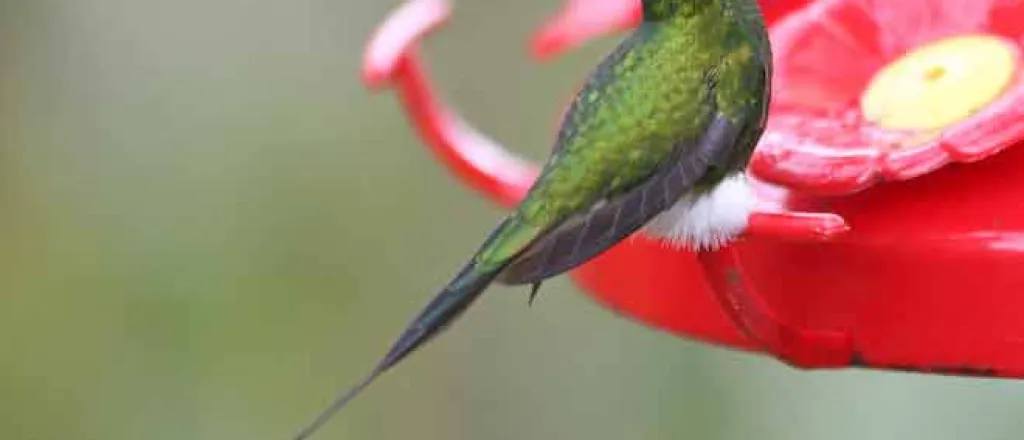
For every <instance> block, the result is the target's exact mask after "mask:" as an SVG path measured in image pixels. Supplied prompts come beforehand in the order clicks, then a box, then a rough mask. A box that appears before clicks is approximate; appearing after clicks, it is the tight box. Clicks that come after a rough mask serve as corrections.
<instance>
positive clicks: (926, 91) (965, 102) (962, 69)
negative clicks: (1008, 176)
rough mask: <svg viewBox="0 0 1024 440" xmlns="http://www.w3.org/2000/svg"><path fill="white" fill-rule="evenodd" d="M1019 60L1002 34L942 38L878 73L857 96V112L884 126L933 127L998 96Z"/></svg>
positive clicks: (953, 120)
mask: <svg viewBox="0 0 1024 440" xmlns="http://www.w3.org/2000/svg"><path fill="white" fill-rule="evenodd" d="M1018 62H1019V55H1018V50H1017V46H1016V45H1015V44H1013V43H1012V42H1010V41H1008V40H1006V39H1003V38H1001V37H995V36H988V35H966V36H957V37H951V38H946V39H942V40H939V41H936V42H933V43H931V44H928V45H925V46H922V47H920V48H917V49H915V50H913V51H911V52H909V53H907V54H906V55H903V56H902V57H900V58H898V59H897V60H895V61H893V62H892V63H890V64H889V65H888V66H885V68H883V69H882V70H880V71H878V73H876V74H875V77H874V78H873V79H872V80H871V83H870V84H869V85H868V87H867V89H866V90H865V91H864V94H863V95H862V96H861V111H862V112H863V113H864V116H865V117H866V118H867V119H868V120H870V121H872V122H874V123H875V124H878V125H879V126H881V127H885V128H890V129H897V130H922V131H933V130H938V129H941V128H943V127H947V126H949V125H951V124H954V123H957V122H959V121H962V120H964V119H967V118H968V117H970V116H971V115H973V114H974V113H975V112H977V111H978V110H980V109H982V108H984V107H985V106H986V105H988V104H990V103H991V102H992V101H995V100H996V99H997V98H999V96H1000V95H1001V94H1002V93H1003V91H1004V90H1006V88H1007V86H1009V85H1010V83H1011V82H1012V81H1013V79H1014V76H1015V75H1016V73H1017V64H1018Z"/></svg>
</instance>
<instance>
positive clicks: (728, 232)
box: [643, 172, 757, 251]
mask: <svg viewBox="0 0 1024 440" xmlns="http://www.w3.org/2000/svg"><path fill="white" fill-rule="evenodd" d="M756 206H757V194H755V192H754V188H753V187H751V186H750V184H749V183H748V182H747V176H746V174H744V173H743V172H737V173H733V174H730V175H728V176H726V178H725V179H723V180H722V182H720V183H719V184H718V186H716V187H714V188H713V189H711V190H710V191H706V192H704V193H703V194H697V195H694V194H687V195H684V196H683V197H681V198H680V199H679V201H677V202H676V203H675V204H674V205H672V207H670V208H669V209H667V210H665V211H664V212H662V213H661V214H659V215H658V216H657V217H655V218H654V219H652V220H651V221H650V222H648V223H647V225H646V226H645V227H644V230H643V231H644V233H645V234H647V235H648V236H650V237H653V238H657V239H662V240H664V241H666V242H668V243H669V244H671V245H673V246H677V247H685V248H687V249H689V250H693V251H707V250H715V249H718V248H720V247H721V246H723V245H725V244H726V243H728V242H729V241H731V240H732V239H733V238H735V237H736V236H738V235H739V234H740V233H742V232H743V230H744V229H746V227H747V221H748V220H749V219H750V215H751V214H753V212H754V208H755V207H756Z"/></svg>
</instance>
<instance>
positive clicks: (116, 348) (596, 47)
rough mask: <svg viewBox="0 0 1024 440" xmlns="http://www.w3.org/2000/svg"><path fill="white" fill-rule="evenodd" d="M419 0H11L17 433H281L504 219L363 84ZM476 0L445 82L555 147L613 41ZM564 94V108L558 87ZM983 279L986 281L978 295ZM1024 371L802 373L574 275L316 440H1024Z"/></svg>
mask: <svg viewBox="0 0 1024 440" xmlns="http://www.w3.org/2000/svg"><path fill="white" fill-rule="evenodd" d="M396 4H397V1H396V0H387V1H368V0H366V1H357V0H292V1H283V0H176V1H165V0H21V1H18V0H14V1H11V0H0V439H5V440H7V439H9V440H58V439H59V440H79V439H80V440H122V439H147V440H164V439H166V440H172V439H173V440H183V439H189V440H205V439H209V440H214V439H216V440H234V439H246V440H256V439H271V440H273V439H278V440H283V439H286V438H288V436H289V435H291V434H293V433H294V432H295V430H296V429H297V428H298V427H299V426H300V425H302V424H304V423H305V422H307V421H308V420H309V418H310V417H311V416H313V415H314V414H315V413H316V412H317V411H319V410H320V409H321V408H322V407H323V405H324V404H326V403H327V401H329V400H330V399H331V398H332V397H333V395H334V394H335V393H336V392H337V391H338V390H339V389H341V388H342V387H344V386H347V385H348V384H350V383H351V382H352V381H354V380H356V379H358V378H359V377H360V376H361V375H362V374H363V373H365V372H366V370H367V369H368V368H369V367H370V366H371V365H372V364H373V363H374V362H375V361H376V358H377V356H379V355H380V354H382V352H383V351H384V349H385V348H386V346H387V345H388V344H389V343H390V342H391V340H392V338H393V337H395V336H396V335H397V333H398V331H399V330H400V329H401V327H402V326H404V325H405V323H406V321H407V320H408V319H409V318H410V317H411V316H412V315H413V314H414V313H415V312H417V311H418V310H419V308H420V307H421V306H422V305H423V304H424V302H425V301H426V300H427V299H428V298H429V297H430V296H431V295H432V294H433V293H434V291H435V289H436V288H437V287H439V286H440V285H441V284H442V283H444V282H445V281H447V279H448V277H449V276H450V275H452V274H453V273H454V271H455V270H456V269H458V268H459V267H460V265H461V263H462V262H463V260H464V258H466V257H467V256H468V254H469V252H471V251H472V250H473V249H474V248H475V246H476V244H477V242H478V240H480V239H481V238H483V236H484V235H485V234H486V233H487V231H488V230H489V228H490V227H491V226H493V225H494V224H495V223H496V222H497V221H498V219H499V216H500V215H501V211H500V210H499V209H498V208H497V207H495V206H494V205H492V204H490V203H489V202H488V201H485V200H483V199H482V198H480V197H478V196H477V195H476V194H475V193H471V192H468V191H466V190H465V189H464V188H462V187H460V185H459V184H458V183H457V182H455V180H454V179H452V178H451V177H450V176H449V175H447V174H446V173H445V172H444V171H443V170H442V169H441V168H439V167H438V166H437V165H436V164H435V163H434V162H433V158H432V157H431V156H430V155H429V154H428V153H427V152H426V151H424V149H423V148H422V147H421V144H420V143H419V141H418V140H417V138H416V137H415V135H414V134H413V133H412V131H411V130H410V128H409V126H408V125H407V123H406V120H405V119H404V115H403V114H402V113H401V111H400V109H399V107H398V106H397V104H396V101H395V99H394V96H393V95H391V94H390V93H381V94H370V93H368V92H367V91H365V90H364V88H363V86H362V85H361V83H360V81H359V78H358V71H359V70H358V64H359V61H360V57H361V50H362V46H363V44H364V42H365V40H366V37H367V35H368V34H369V33H370V32H371V30H372V28H373V26H374V25H375V23H377V22H378V21H380V20H381V19H382V18H383V17H384V16H385V15H386V13H387V11H388V10H390V9H391V8H392V7H393V6H395V5H396ZM556 7H557V5H556V2H555V0H516V1H506V0H473V1H468V0H467V1H462V2H459V3H458V5H457V8H456V13H455V17H454V21H453V23H452V25H451V26H450V27H449V28H448V29H447V30H445V31H444V32H443V33H441V34H440V35H438V36H437V37H436V38H433V39H432V40H431V41H430V43H429V45H428V47H427V48H426V49H427V52H428V53H429V57H430V58H429V60H430V62H431V65H432V68H433V71H434V72H435V73H436V76H437V77H438V78H439V79H440V80H441V83H442V85H443V91H444V93H445V95H446V96H448V97H450V98H451V99H453V100H454V101H456V102H458V105H459V106H460V108H461V109H463V110H464V111H465V113H466V114H468V115H470V116H471V118H472V120H473V121H474V122H476V123H478V124H479V125H480V126H481V127H482V128H484V129H485V130H486V131H487V132H488V133H490V134H492V135H493V136H494V137H495V138H497V139H499V140H501V141H502V142H504V143H506V144H507V145H509V146H512V147H513V148H514V149H516V150H517V151H519V152H521V153H523V154H525V155H527V156H529V157H531V158H534V159H540V158H542V157H543V156H544V154H545V153H546V151H547V149H548V148H549V145H550V140H551V138H552V134H553V131H554V124H555V120H556V115H557V114H558V111H559V110H560V108H561V107H562V105H563V104H564V103H565V99H567V98H568V97H569V94H570V92H571V91H572V90H573V88H574V87H575V86H576V85H577V84H578V82H579V80H580V78H581V75H583V74H584V73H585V71H586V70H587V69H588V67H589V66H590V65H592V63H594V62H595V61H596V60H597V59H598V57H599V56H600V55H601V54H602V53H603V52H604V51H605V50H607V49H608V48H610V47H611V46H612V45H613V44H614V39H613V38H609V39H607V40H604V41H599V42H597V43H595V44H592V45H590V46H588V47H587V48H585V49H584V50H582V51H578V52H576V53H573V54H572V55H570V56H568V57H566V58H562V59H559V60H556V61H554V62H551V63H546V64H535V63H533V62H531V61H530V60H529V58H528V56H527V54H526V50H525V43H524V42H525V37H526V36H527V35H528V33H529V32H530V31H531V30H532V29H534V28H535V27H536V26H538V25H539V24H540V23H541V22H542V21H543V19H544V17H545V16H546V15H547V14H549V13H551V12H552V11H554V9H555V8H556ZM553 97H555V98H557V97H564V98H559V99H553ZM968 293H969V292H965V294H968ZM1022 425H1024V382H1012V381H996V380H981V379H956V378H945V377H927V376H917V375H910V374H899V373H879V372H863V371H842V372H800V371H795V370H792V369H790V368H788V367H785V366H782V365H780V364H779V363H777V362H775V361H773V360H771V359H768V358H764V357H757V356H751V355H747V354H741V353H734V352H729V351H725V350H722V349H718V348H714V347H708V346H703V345H699V344H696V343H693V342H689V341H686V340H681V339H678V338H674V337H671V336H668V335H665V334H662V333H659V332H655V331H651V330H649V329H647V328H644V327H643V326H641V325H638V324H635V323H633V322H630V321H627V320H625V319H622V318H619V317H617V316H615V315H613V314H612V313H610V312H608V311H606V310H604V309H602V308H600V307H598V306H596V305H594V304H592V303H590V302H589V301H587V300H586V299H585V297H583V296H582V295H580V294H579V293H578V292H577V291H576V290H575V289H574V287H573V286H572V285H571V283H570V282H568V281H567V280H565V279H564V278H562V279H559V280H557V281H554V282H551V283H549V284H547V285H545V288H544V290H543V291H542V296H541V297H540V298H539V300H538V302H537V304H535V306H534V307H533V308H532V309H528V308H527V307H526V289H510V288H502V287H496V288H494V289H493V291H492V293H491V294H490V295H488V296H487V297H486V298H485V299H484V300H483V301H481V302H480V303H478V306H477V307H476V308H475V310H474V311H473V312H472V313H470V314H468V315H467V316H466V317H465V319H464V320H463V321H462V322H461V324H460V325H459V326H457V327H455V328H454V329H453V330H452V331H450V332H448V333H446V334H445V336H444V337H443V338H441V339H440V340H438V341H437V342H436V343H435V344H432V345H431V346H430V347H429V348H428V349H426V350H424V351H422V352H420V353H419V354H418V355H417V356H414V357H413V358H412V359H410V361H409V362H408V363H407V364H405V365H404V366H402V367H400V368H399V369H397V370H395V371H394V372H393V373H391V374H389V375H387V376H386V377H385V378H384V379H383V380H381V381H380V382H379V383H378V384H377V385H376V386H375V387H373V388H372V389H371V391H370V392H368V393H367V394H365V395H363V396H362V398H361V399H359V400H358V401H356V402H355V403H353V404H352V405H351V406H350V407H349V408H348V409H347V410H346V411H345V412H344V413H342V414H341V415H340V416H338V417H337V418H336V419H335V420H334V421H333V422H332V423H331V424H330V425H328V427H327V428H326V430H325V431H323V432H322V433H321V435H320V436H319V437H318V438H320V439H339V440H341V439H360V440H363V439H372V440H378V439H410V438H415V439H420V440H434V439H436V440H441V439H444V440H458V439H487V440H503V439H509V440H513V439H524V438H529V439H586V440H621V439H637V440H640V439H643V440H659V439H701V440H705V439H716V440H718V439H721V440H727V439H759V440H770V439H779V440H802V439H808V440H810V439H829V440H844V439H901V440H906V439H915V438H928V439H931V440H942V439H964V438H969V439H1017V438H1020V436H1021V427H1022Z"/></svg>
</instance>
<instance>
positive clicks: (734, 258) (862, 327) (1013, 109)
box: [364, 0, 1024, 377]
mask: <svg viewBox="0 0 1024 440" xmlns="http://www.w3.org/2000/svg"><path fill="white" fill-rule="evenodd" d="M765 3H766V5H765V6H764V7H765V16H766V19H767V20H768V21H769V25H770V27H771V32H772V42H773V47H774V51H775V58H776V60H775V69H776V71H775V92H774V102H773V108H772V113H771V117H770V120H769V124H768V125H769V128H768V131H767V133H766V134H765V136H764V139H763V141H762V143H761V145H759V147H758V151H757V152H756V153H755V156H754V160H753V161H752V164H751V168H750V173H751V175H752V177H753V178H754V180H755V182H758V183H757V190H758V193H759V195H760V196H761V197H762V201H761V204H760V206H759V212H758V213H756V214H754V216H753V217H752V219H751V222H750V226H749V228H748V230H747V231H746V233H745V235H744V237H743V238H742V239H741V240H739V241H738V242H737V243H735V244H734V245H733V246H731V247H728V248H726V249H723V250H721V251H718V252H711V253H700V254H694V253H690V252H686V251H681V250H674V249H671V248H669V247H667V246H665V245H663V244H661V243H658V242H655V241H653V240H650V239H648V238H646V237H644V236H642V235H641V234H638V235H637V236H635V237H634V238H633V239H630V240H626V241H625V242H623V243H621V244H620V245H618V246H616V247H614V248H613V249H612V250H610V251H608V252H606V253H605V254H603V255H601V256H600V257H598V258H597V259H595V260H593V261H592V262H590V263H588V264H586V265H583V266H581V267H580V268H578V269H577V270H575V271H573V272H572V277H573V278H574V280H575V281H576V282H577V283H578V284H579V285H580V286H582V287H583V289H584V290H585V291H586V292H587V293H588V294H589V295H591V296H592V297H593V298H594V299H596V300H597V301H599V302H600V303H602V304H604V305H606V306H608V307H610V308H612V309H615V310H617V311H619V312H621V313H622V314H624V315H626V316H628V317H630V318H633V319H635V320H638V321H640V322H643V323H646V324H648V325H651V326H653V327H657V328H661V329H665V330H668V331H670V332H673V333H675V334H678V335H681V336H686V337H691V338H697V339H701V340H705V341H709V342H712V343H716V344H720V345H725V346H729V347H733V348H740V349H747V350H754V351H763V352H766V353H770V354H772V355H774V356H776V357H778V358H779V359H781V360H783V361H785V362H787V363H789V364H791V365H794V366H798V367H803V368H825V367H831V368H835V367H843V366H869V367H875V368H889V369H907V370H915V371H926V372H933V373H947V374H971V375H975V374H981V375H996V376H1007V377H1009V376H1013V377H1024V294H1022V290H1024V289H1022V288H1024V209H1022V208H1021V207H1019V203H1018V200H1022V199H1024V173H1019V172H1015V171H1017V170H1016V169H1015V167H1019V166H1024V149H1022V148H1010V147H1012V146H1014V145H1016V144H1017V143H1018V139H1020V138H1021V136H1020V134H1021V133H1024V115H1020V114H1019V113H1020V112H1021V111H1024V110H1018V109H1020V108H1021V105H1020V104H1021V103H1019V102H1018V101H1019V100H1020V99H1021V97H1022V93H1024V87H1021V85H1022V84H1024V82H1022V78H1024V76H1022V70H1021V69H1020V68H1019V66H1018V64H1019V63H1020V62H1021V55H1020V52H1021V50H1020V45H1021V41H1022V40H1021V36H1024V0H1013V1H1011V0H976V1H972V2H964V1H956V0H947V1H940V0H933V1H926V0H904V1H900V2H877V1H867V0H836V1H831V0H820V1H787V0H772V1H766V2H765ZM638 10H639V1H637V0H632V1H626V0H606V1H597V0H590V1H586V2H584V1H570V2H569V5H568V7H567V8H565V9H564V10H563V11H562V13H561V14H560V15H558V16H557V17H556V18H555V19H553V20H551V21H550V22H549V23H548V25H547V26H546V27H545V28H543V29H542V30H541V31H540V32H539V33H538V34H537V35H536V36H535V38H534V40H533V50H534V53H535V54H536V55H538V56H539V57H546V56H551V55H554V54H556V53H558V52H560V51H563V50H567V49H571V48H573V47H576V46H578V45H580V44H583V43H584V42H585V41H586V40H587V39H589V38H593V37H595V36H599V35H602V34H606V33H611V32H615V31H619V30H622V29H626V28H628V27H630V26H633V25H635V24H636V22H637V20H638V18H639V13H638ZM449 13H450V5H449V4H448V3H447V2H446V1H444V0H412V1H409V2H407V3H406V4H405V5H403V6H402V7H400V8H399V9H398V10H396V11H395V12H394V13H393V14H392V15H391V17H390V18H389V19H388V20H387V21H386V22H385V23H384V24H383V25H382V26H381V27H380V28H379V29H378V31H377V33H376V34H375V36H374V38H373V39H372V41H371V42H370V45H369V47H368V49H367V53H366V59H365V64H364V78H365V80H366V81H367V83H368V84H370V85H372V86H382V85H385V84H386V85H390V86H393V87H396V88H397V89H398V92H399V96H400V98H401V99H402V100H403V102H404V104H405V105H406V108H407V110H408V112H409V115H410V117H411V119H412V121H413V122H414V123H415V124H416V127H417V129H418V130H419V131H420V133H421V135H422V136H423V138H424V140H425V141H426V143H427V145H428V146H430V147H431V148H432V149H433V151H434V152H435V153H436V154H437V155H438V156H439V157H440V159H441V160H442V162H443V163H444V164H445V165H446V166H448V167H449V168H450V169H451V170H452V172H453V173H454V174H456V175H457V176H459V177H460V178H462V179H463V181H465V182H467V183H468V184H469V185H470V186H472V187H475V188H477V189H479V190H481V191H482V192H484V193H485V194H487V195H488V196H491V197H493V198H495V199H496V200H497V201H499V202H500V203H502V204H504V205H506V206H511V205H513V204H515V203H516V202H517V201H518V200H519V199H520V198H521V197H522V196H523V194H524V193H525V191H526V190H527V189H528V188H529V186H530V184H531V183H532V181H533V178H534V177H535V176H536V173H537V168H535V167H534V166H532V165H530V164H528V163H526V162H524V161H523V160H522V159H520V158H518V157H517V156H515V155H513V154H511V153H509V152H507V151H506V150H504V149H502V148H501V147H500V146H499V145H498V144H497V143H495V142H494V141H492V140H490V139H488V138H487V137H485V136H483V135H482V134H480V133H478V132H477V131H475V130H474V129H473V128H472V127H470V126H469V125H468V124H467V123H466V122H465V121H463V120H462V119H460V118H459V117H458V116H457V115H456V114H455V113H454V112H452V111H451V110H450V109H449V108H448V107H446V106H445V105H444V104H442V103H441V102H440V101H439V100H438V98H437V97H436V96H435V95H434V93H433V92H432V89H431V87H430V83H429V80H428V78H427V76H426V73H425V70H424V66H423V62H422V60H421V58H420V55H419V51H418V44H419V42H420V41H421V39H422V38H423V37H424V36H425V35H426V34H427V33H428V32H429V31H431V30H433V29H435V28H436V27H438V26H439V25H440V24H442V22H443V21H444V20H445V19H447V17H448V15H449ZM996 153H999V154H998V155H996ZM993 155H995V157H989V156H993ZM983 158H987V159H986V160H981V159H983ZM887 181H890V182H887ZM844 219H845V221H844ZM847 225H849V226H847Z"/></svg>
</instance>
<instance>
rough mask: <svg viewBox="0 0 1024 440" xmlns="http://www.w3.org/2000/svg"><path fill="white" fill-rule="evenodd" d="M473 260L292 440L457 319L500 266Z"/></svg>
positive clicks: (304, 435)
mask: <svg viewBox="0 0 1024 440" xmlns="http://www.w3.org/2000/svg"><path fill="white" fill-rule="evenodd" d="M476 261H477V259H475V258H474V259H473V260H471V262H470V263H469V264H467V265H466V267H465V268H464V269H462V271H461V272H459V274H458V275H456V276H455V278H454V279H453V280H452V281H451V282H450V283H448V285H447V286H446V287H445V288H444V289H442V290H441V292H440V293H438V294H437V296H435V297H434V299H433V300H431V301H430V303H429V304H427V306H426V307H424V308H423V310H422V311H421V312H420V314H419V315H418V316H416V318H415V319H413V320H412V322H411V323H410V324H409V325H408V327H406V329H405V331H403V332H402V334H401V336H399V337H398V339H397V340H396V341H395V342H394V344H392V346H391V349H390V350H389V351H388V352H387V354H386V355H385V356H384V357H383V358H382V359H381V360H380V362H379V363H378V364H377V366H376V367H375V368H374V369H373V370H372V371H371V372H370V374H369V375H367V376H366V378H364V379H363V380H362V381H361V382H359V383H358V384H356V385H355V386H353V387H352V388H349V389H348V390H346V391H345V392H343V393H341V394H339V395H338V397H337V398H336V399H335V400H334V402H332V403H331V405H330V406H329V407H327V409H325V410H324V411H323V412H322V413H321V414H320V415H319V416H318V417H317V418H316V419H314V420H313V422H311V423H310V424H309V425H307V426H306V427H305V428H303V429H302V431H300V432H299V434H298V435H297V436H296V437H295V440H302V439H305V438H308V437H309V436H310V435H312V434H313V433H314V432H316V430H317V429H319V428H320V427H321V426H322V425H323V424H324V423H325V422H327V420H328V419H330V418H331V416H333V415H334V414H335V413H336V412H338V411H339V410H340V409H341V408H342V407H344V406H345V405H346V404H347V403H348V402H349V401H351V400H352V399H353V398H355V397H356V395H358V394H359V393H360V392H362V391H363V389H365V388H366V387H367V386H369V385H370V384H371V383H372V382H373V381H374V380H375V379H376V378H377V377H378V376H380V375H381V374H383V373H384V372H386V371H387V370H389V369H390V368H391V367H394V366H395V365H396V364H398V362H400V361H401V360H402V359H404V358H405V357H406V356H408V355H409V354H411V353H412V352H414V351H416V349H418V348H420V347H421V346H422V345H423V344H425V343H426V342H428V341H430V340H431V339H433V338H434V337H435V336H437V334H438V333H440V332H441V331H442V330H444V329H445V328H446V327H447V326H448V325H449V324H451V323H452V322H453V321H454V320H455V319H456V318H458V317H459V316H460V315H461V314H462V312H464V311H466V309H467V308H469V306H470V305H471V304H473V301H475V300H476V299H477V298H478V297H479V296H480V294H481V293H483V292H484V290H485V289H486V288H487V286H488V285H490V284H491V282H492V281H493V280H494V279H495V277H497V276H498V274H499V273H500V272H501V269H502V268H503V267H504V266H499V267H493V266H492V267H487V268H484V267H481V266H482V265H480V264H478V263H477V262H476Z"/></svg>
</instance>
